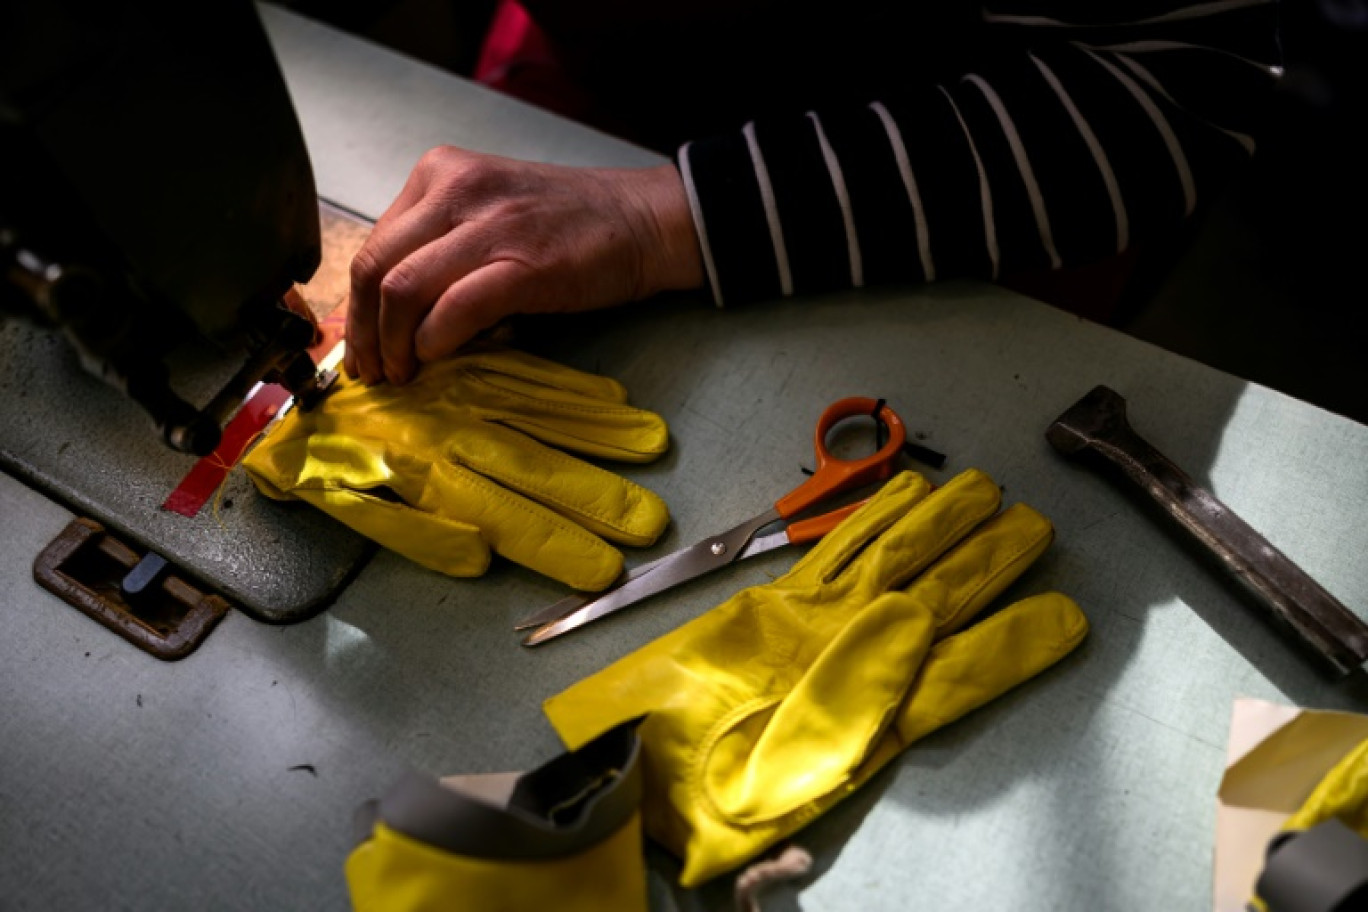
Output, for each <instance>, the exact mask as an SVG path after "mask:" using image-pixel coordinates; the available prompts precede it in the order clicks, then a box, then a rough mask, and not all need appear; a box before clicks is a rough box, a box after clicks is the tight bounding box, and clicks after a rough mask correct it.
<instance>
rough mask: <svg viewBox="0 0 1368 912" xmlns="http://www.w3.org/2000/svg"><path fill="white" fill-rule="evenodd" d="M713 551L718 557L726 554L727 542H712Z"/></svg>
mask: <svg viewBox="0 0 1368 912" xmlns="http://www.w3.org/2000/svg"><path fill="white" fill-rule="evenodd" d="M712 553H713V554H716V555H717V556H718V557H721V556H722V555H724V554H726V553H727V543H726V542H713V543H712Z"/></svg>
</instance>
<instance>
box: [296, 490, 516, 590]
mask: <svg viewBox="0 0 1368 912" xmlns="http://www.w3.org/2000/svg"><path fill="white" fill-rule="evenodd" d="M294 494H295V496H297V497H298V498H299V499H300V500H303V501H305V502H307V503H310V504H313V505H314V506H315V507H317V508H318V509H320V510H322V511H323V512H324V513H327V514H328V515H329V516H331V517H333V518H334V519H336V520H337V521H339V522H341V523H342V524H343V525H345V526H348V527H349V528H351V529H353V530H355V531H357V532H359V533H361V534H362V535H364V536H365V537H366V538H369V539H370V540H371V541H374V542H376V543H378V544H380V545H383V546H384V547H386V548H389V549H390V550H391V551H394V552H397V553H399V554H402V555H404V556H405V557H407V558H408V559H409V560H412V561H414V562H415V563H418V564H421V565H422V566H424V567H427V568H428V569H429V570H436V571H437V572H439V573H445V574H448V575H450V576H482V575H483V574H484V573H485V571H486V570H488V569H489V546H488V545H487V544H486V543H485V540H484V538H483V537H482V536H481V534H480V530H479V529H478V528H476V527H475V526H472V525H470V524H469V523H464V522H460V521H459V520H454V519H451V518H448V517H445V516H440V515H435V514H432V513H428V512H425V511H423V510H415V509H414V508H412V507H410V506H408V505H407V504H403V503H396V502H394V501H390V500H385V499H383V498H380V497H376V496H374V495H372V494H367V493H366V492H364V491H353V490H349V489H346V488H336V487H333V488H298V489H295V491H294Z"/></svg>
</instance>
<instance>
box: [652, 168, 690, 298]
mask: <svg viewBox="0 0 1368 912" xmlns="http://www.w3.org/2000/svg"><path fill="white" fill-rule="evenodd" d="M639 187H640V190H641V202H642V204H643V205H642V211H643V213H644V214H645V216H646V219H645V221H646V223H647V224H646V225H645V226H644V227H643V231H642V234H641V237H642V248H643V249H642V253H641V257H642V272H641V284H642V288H641V291H642V295H641V296H642V297H649V296H650V295H652V294H656V293H657V292H662V291H682V290H688V289H693V288H699V287H701V286H702V284H703V254H702V251H701V249H700V248H699V243H698V232H697V230H696V229H695V227H694V221H693V211H692V210H691V209H690V208H689V197H688V194H687V193H686V192H685V190H684V180H683V178H681V177H680V176H679V170H678V169H677V168H676V167H675V166H674V165H673V164H665V165H659V166H657V167H654V168H647V169H645V170H643V171H641V172H640V181H639Z"/></svg>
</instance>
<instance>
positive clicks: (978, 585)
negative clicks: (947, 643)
mask: <svg viewBox="0 0 1368 912" xmlns="http://www.w3.org/2000/svg"><path fill="white" fill-rule="evenodd" d="M1052 541H1054V526H1053V525H1051V524H1050V521H1049V520H1048V519H1046V518H1045V517H1044V516H1042V515H1041V514H1040V513H1037V512H1036V511H1035V510H1033V509H1032V508H1030V507H1029V506H1027V505H1026V504H1013V505H1012V506H1010V507H1008V508H1007V509H1005V510H1003V511H1002V512H1001V513H999V514H998V515H997V516H994V517H993V518H992V519H990V520H988V521H987V522H986V523H983V524H982V525H981V526H979V527H978V528H977V529H975V530H974V531H973V533H972V534H970V535H969V536H967V537H965V538H964V539H963V540H961V541H960V542H959V543H958V544H957V545H955V547H954V548H953V549H952V550H951V551H950V552H949V553H947V554H946V555H945V556H944V557H942V558H941V559H940V560H938V561H936V562H935V563H934V564H932V565H931V567H930V568H929V569H927V570H926V571H925V572H924V573H922V574H921V575H919V576H918V577H917V578H916V579H915V580H913V582H912V583H911V584H910V585H909V586H908V588H907V591H908V593H909V594H911V595H913V596H915V597H916V599H917V601H918V603H919V604H921V605H923V606H924V607H926V609H927V610H929V611H931V612H932V613H933V614H934V615H935V617H936V621H937V628H938V629H937V638H938V639H939V638H941V637H944V636H948V635H950V634H952V633H954V632H955V631H957V630H959V629H960V628H962V627H964V626H965V625H967V624H968V623H969V622H970V621H971V620H973V619H974V618H975V617H977V616H978V614H979V612H981V611H983V609H984V608H986V607H987V606H988V605H989V604H990V603H991V602H992V601H993V599H995V598H997V597H998V595H1000V594H1001V593H1002V591H1003V590H1004V589H1006V588H1007V587H1008V586H1009V585H1010V584H1011V583H1012V582H1013V581H1015V580H1016V579H1017V578H1018V577H1019V576H1021V574H1022V573H1024V572H1025V571H1026V569H1027V568H1028V567H1030V566H1031V564H1033V563H1035V561H1036V559H1037V558H1039V557H1040V555H1042V554H1044V553H1045V550H1046V549H1047V548H1048V547H1049V546H1050V543H1051V542H1052Z"/></svg>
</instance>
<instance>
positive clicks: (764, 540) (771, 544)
mask: <svg viewBox="0 0 1368 912" xmlns="http://www.w3.org/2000/svg"><path fill="white" fill-rule="evenodd" d="M788 543H789V537H788V532H786V531H784V530H780V531H778V532H771V533H770V534H769V535H760V536H757V537H755V538H752V539H751V540H750V541H749V542H747V543H746V547H744V548H742V549H741V553H740V554H738V555H736V559H737V560H739V561H740V560H745V559H746V558H748V557H755V555H757V554H764V553H765V552H766V551H773V550H774V549H775V548H782V547H784V546H785V545H787V544H788Z"/></svg>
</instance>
